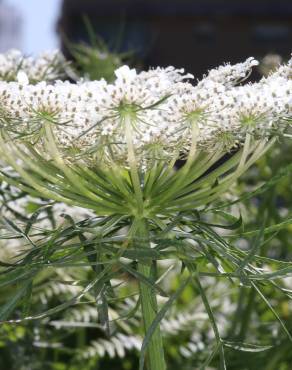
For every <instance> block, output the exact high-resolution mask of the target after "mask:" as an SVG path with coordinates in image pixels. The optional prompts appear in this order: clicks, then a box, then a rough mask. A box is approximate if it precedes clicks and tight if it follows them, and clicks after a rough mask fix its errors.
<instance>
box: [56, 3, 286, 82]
mask: <svg viewBox="0 0 292 370" xmlns="http://www.w3.org/2000/svg"><path fill="white" fill-rule="evenodd" d="M82 15H87V16H88V17H89V19H90V21H91V23H92V25H93V27H94V29H95V31H96V32H97V33H98V34H99V35H101V37H102V38H103V39H104V40H105V41H106V42H107V43H109V44H110V45H111V47H113V48H114V47H115V46H117V45H118V46H117V47H118V48H119V49H120V50H122V51H128V50H134V52H135V53H136V54H137V55H138V56H139V58H140V59H142V60H143V61H144V64H145V65H146V66H156V65H161V66H165V65H170V64H171V65H174V66H176V67H185V68H186V69H187V70H188V71H190V72H193V73H194V74H195V75H196V76H201V75H202V74H203V73H205V72H206V69H207V68H211V67H213V66H217V65H218V64H220V63H222V62H226V61H230V62H237V61H241V60H243V59H245V58H246V57H248V56H251V55H252V56H255V57H258V58H261V57H263V56H265V55H266V54H267V53H279V54H281V55H282V56H284V57H285V58H288V57H289V55H290V53H291V50H292V1H291V0H244V1H240V0H225V1H222V0H176V1H174V0H169V1H166V0H145V1H144V0H135V1H129V0H96V1H94V0H82V1H80V0H63V6H62V14H61V17H60V20H59V26H58V29H59V32H60V35H66V37H67V38H68V39H69V40H70V41H75V42H78V41H86V40H87V39H88V35H87V33H86V29H85V27H84V21H83V19H82ZM62 45H63V49H66V48H65V44H64V43H63V44H62Z"/></svg>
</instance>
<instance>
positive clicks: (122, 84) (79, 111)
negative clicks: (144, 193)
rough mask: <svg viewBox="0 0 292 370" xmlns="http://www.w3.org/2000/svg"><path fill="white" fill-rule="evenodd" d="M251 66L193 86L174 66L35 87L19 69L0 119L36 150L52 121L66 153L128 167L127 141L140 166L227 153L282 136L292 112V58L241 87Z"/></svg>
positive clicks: (6, 89)
mask: <svg viewBox="0 0 292 370" xmlns="http://www.w3.org/2000/svg"><path fill="white" fill-rule="evenodd" d="M27 63H28V62H27ZM42 63H43V62H42ZM42 63H41V62H40V61H38V62H35V65H36V66H37V65H39V64H40V65H42ZM255 65H257V61H255V60H254V59H253V58H249V59H247V61H246V62H244V63H239V64H236V65H233V66H232V65H229V64H227V65H224V66H221V67H219V68H217V69H214V70H211V71H210V72H209V73H208V75H207V76H206V77H204V78H203V79H202V80H201V81H199V82H198V83H197V85H195V86H194V85H192V84H191V83H190V82H188V81H185V80H190V79H192V77H193V76H192V75H190V74H186V75H185V74H184V70H176V69H175V68H173V67H167V68H156V69H151V70H149V71H148V72H141V73H137V71H136V70H135V69H130V68H129V67H128V66H123V67H121V68H119V69H117V70H116V72H115V74H116V80H115V81H114V82H113V83H107V82H106V81H105V80H100V81H80V82H78V83H77V84H72V83H69V82H61V81H57V82H54V83H53V84H50V83H48V82H44V81H43V82H39V83H37V84H35V85H32V84H28V81H27V79H26V75H25V74H23V73H22V72H21V73H20V72H19V73H18V82H1V83H0V94H1V112H2V115H3V122H4V125H5V126H6V127H7V129H10V131H11V132H12V133H13V135H15V137H21V138H23V137H25V138H26V140H30V141H31V142H33V143H34V144H38V145H43V140H42V129H43V127H44V126H45V125H48V124H49V125H51V127H52V128H53V131H54V134H55V137H56V140H57V142H58V144H59V146H60V147H61V148H63V150H64V151H65V152H66V153H67V155H68V156H70V157H71V158H72V155H73V156H74V155H76V154H78V155H82V156H83V158H85V159H87V160H90V161H99V163H100V161H103V163H105V164H106V163H111V162H112V161H114V162H117V163H123V164H125V165H126V166H127V160H128V155H129V140H130V142H131V143H130V144H131V145H132V146H133V150H134V153H135V157H136V161H137V163H138V164H140V165H141V166H142V167H143V168H145V166H146V167H147V166H148V165H150V163H151V160H153V159H163V160H165V161H166V162H169V161H171V160H172V159H173V157H175V156H176V157H178V156H186V155H187V153H188V152H189V150H190V148H191V147H192V146H194V145H196V146H197V147H198V148H200V149H201V150H203V151H207V152H210V151H216V150H218V148H220V149H221V150H222V148H223V150H225V151H228V150H230V149H231V148H232V147H234V146H236V145H240V144H241V143H243V142H244V140H245V137H246V135H247V133H248V134H250V135H252V136H254V137H256V138H264V139H265V138H268V137H270V136H271V134H272V131H274V130H275V131H277V132H279V131H281V130H282V125H281V123H282V122H283V121H284V119H285V118H286V117H288V116H289V115H291V106H292V103H291V99H292V80H291V78H290V76H291V67H292V65H291V61H290V62H289V63H288V64H287V65H285V66H281V67H280V68H279V69H278V71H276V72H274V73H273V74H272V75H271V76H269V77H267V78H263V79H262V80H261V81H260V82H258V83H253V84H246V85H242V81H243V80H245V79H246V78H247V77H248V75H249V74H250V73H251V68H252V67H253V66H255ZM36 66H35V68H36V69H37V67H36ZM28 80H30V78H29V77H28ZM129 128H130V129H129ZM65 152H64V155H65ZM72 153H73V154H72Z"/></svg>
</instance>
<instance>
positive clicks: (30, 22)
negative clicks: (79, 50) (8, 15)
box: [3, 0, 61, 54]
mask: <svg viewBox="0 0 292 370" xmlns="http://www.w3.org/2000/svg"><path fill="white" fill-rule="evenodd" d="M3 2H4V3H6V4H10V5H13V6H14V7H15V8H17V10H18V13H19V14H20V15H21V17H22V20H23V21H22V30H23V32H22V48H21V49H22V51H23V52H24V53H26V54H35V53H38V52H40V51H42V50H46V49H54V48H57V47H58V45H59V44H58V37H57V35H56V32H55V24H56V20H57V19H58V15H59V10H60V6H61V0H5V1H3Z"/></svg>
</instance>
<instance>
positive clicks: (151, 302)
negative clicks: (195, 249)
mask: <svg viewBox="0 0 292 370" xmlns="http://www.w3.org/2000/svg"><path fill="white" fill-rule="evenodd" d="M136 222H137V229H136V233H135V239H136V246H137V248H139V246H140V247H146V246H148V247H150V245H149V232H148V225H147V221H146V220H145V219H139V220H136ZM152 264H153V261H151V260H150V259H144V260H141V261H139V264H138V271H139V272H140V273H141V274H143V275H144V276H145V277H147V278H151V276H152V269H151V266H152ZM140 299H141V307H142V316H143V323H144V331H145V333H147V331H148V329H149V327H150V325H151V324H152V322H153V320H154V319H155V317H156V315H157V312H158V308H157V300H156V294H155V291H154V289H152V288H151V287H150V286H149V285H146V284H145V283H143V282H140ZM147 365H148V370H166V365H165V360H164V351H163V343H162V336H161V332H160V328H159V327H157V329H156V330H155V331H154V333H153V335H152V337H151V339H150V341H149V344H148V351H147Z"/></svg>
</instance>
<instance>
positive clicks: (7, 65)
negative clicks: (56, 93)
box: [0, 49, 66, 84]
mask: <svg viewBox="0 0 292 370" xmlns="http://www.w3.org/2000/svg"><path fill="white" fill-rule="evenodd" d="M65 65H66V63H65V59H64V57H63V55H62V54H61V53H60V52H59V51H58V50H55V51H45V52H42V53H41V54H39V55H38V56H37V57H30V56H29V57H26V56H24V55H22V53H21V52H20V51H19V50H16V49H11V50H9V51H7V52H6V53H5V54H0V80H4V81H18V82H20V83H23V82H24V81H25V84H27V83H28V82H30V83H36V82H38V81H42V80H46V81H54V80H57V79H58V78H60V77H62V76H63V75H64V66H65Z"/></svg>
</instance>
